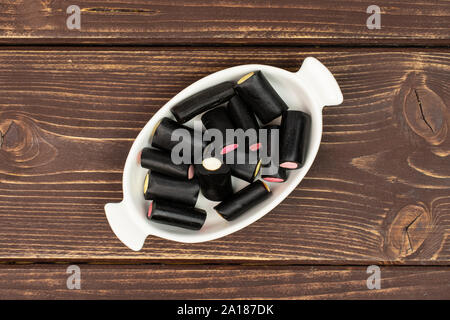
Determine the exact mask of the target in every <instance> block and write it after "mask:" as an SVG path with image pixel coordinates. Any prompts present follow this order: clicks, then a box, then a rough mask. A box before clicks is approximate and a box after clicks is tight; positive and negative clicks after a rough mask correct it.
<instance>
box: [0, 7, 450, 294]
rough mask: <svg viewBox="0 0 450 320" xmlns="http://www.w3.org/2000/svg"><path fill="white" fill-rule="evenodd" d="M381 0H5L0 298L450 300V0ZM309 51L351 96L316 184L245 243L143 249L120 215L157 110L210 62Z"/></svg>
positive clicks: (251, 230) (316, 170) (335, 119)
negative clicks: (72, 18) (118, 225)
mask: <svg viewBox="0 0 450 320" xmlns="http://www.w3.org/2000/svg"><path fill="white" fill-rule="evenodd" d="M372 2H373V1H357V0H344V1H339V2H338V1H331V0H329V1H317V0H308V1H294V0H292V1H233V0H224V1H206V0H194V1H144V0H127V1H119V0H118V1H114V2H113V1H103V2H102V1H93V0H92V1H90V0H80V1H77V2H76V3H75V2H73V1H66V0H63V1H50V0H40V1H38V0H30V1H28V0H27V1H8V0H0V12H1V15H0V44H1V46H0V133H1V139H0V145H1V148H0V261H1V262H2V264H1V265H0V298H3V299H8V298H27V299H30V298H31V299H33V298H50V299H53V298H70V299H78V298H125V299H128V298H137V299H141V298H159V299H172V298H227V299H228V298H306V299H310V298H369V299H372V298H377V299H378V298H450V268H449V265H450V51H449V45H450V32H449V31H450V2H449V1H444V0H442V1H435V0H430V1H423V2H415V1H385V0H379V1H377V2H376V4H377V5H378V6H379V7H380V8H381V29H373V30H369V29H368V28H367V26H366V19H367V18H368V17H369V16H370V14H367V13H366V9H367V7H368V6H369V5H371V4H373V3H372ZM72 4H77V5H78V6H79V7H80V8H81V29H80V30H76V29H74V30H69V29H68V28H67V25H66V19H67V18H68V16H69V14H67V13H66V9H67V7H68V6H70V5H72ZM308 56H314V57H317V58H318V59H319V60H321V61H322V62H323V63H324V64H325V65H326V66H327V67H328V68H329V69H330V70H331V71H332V72H333V74H334V75H335V76H336V79H337V80H338V82H339V84H340V86H341V88H342V91H343V94H344V103H343V104H342V105H340V106H335V107H327V108H325V109H324V114H323V116H324V134H323V140H322V144H321V147H320V151H319V153H318V156H317V158H316V160H315V162H314V164H313V167H312V168H311V170H310V171H309V173H308V174H307V176H306V177H305V179H304V180H303V181H302V182H301V184H300V185H299V187H298V188H297V189H296V190H295V191H294V192H293V193H292V194H291V195H290V196H289V197H288V198H287V199H286V200H284V201H283V202H282V203H281V204H280V205H279V206H278V207H277V208H276V209H275V210H273V211H272V212H271V213H270V214H267V215H266V216H265V217H264V218H262V219H261V220H259V221H257V222H256V223H254V224H253V225H251V226H249V227H247V228H245V229H243V230H241V231H239V232H236V233H234V234H232V235H230V236H227V237H225V238H222V239H219V240H215V241H211V242H207V243H200V244H180V243H175V242H169V241H166V240H162V239H159V238H156V237H149V238H148V239H147V241H146V243H145V246H144V249H143V250H142V251H140V252H133V251H131V250H129V249H127V248H126V247H125V246H123V245H122V244H121V243H120V241H119V240H118V239H117V238H116V237H115V236H114V234H113V233H112V231H111V230H110V228H109V226H108V223H107V221H106V218H105V214H104V210H103V206H104V205H105V203H107V202H114V201H119V200H121V199H122V186H121V177H122V169H123V165H124V161H125V158H126V156H127V152H128V149H129V148H130V146H131V144H132V142H133V140H134V138H135V137H136V135H137V134H138V132H139V131H140V130H141V128H142V127H143V126H144V125H145V123H146V122H147V121H148V119H150V117H151V116H152V115H153V114H154V113H155V112H156V111H157V110H158V109H159V108H160V107H161V106H162V105H163V104H164V103H165V102H167V101H168V100H169V99H170V98H171V97H172V96H173V95H175V94H176V93H177V92H179V91H180V90H181V89H183V88H184V87H186V86H187V85H189V84H190V83H192V82H194V81H196V80H198V79H200V78H201V77H203V76H205V75H207V74H209V73H212V72H215V71H218V70H221V69H223V68H227V67H230V66H234V65H239V64H246V63H262V64H269V65H273V66H277V67H280V68H285V69H287V70H290V71H295V70H296V69H297V68H298V67H299V66H300V65H301V63H302V60H303V59H304V58H305V57H308ZM73 264H75V265H78V266H79V267H80V268H81V289H80V290H77V289H74V290H70V289H68V288H67V286H66V280H67V277H68V276H69V274H67V273H66V270H67V267H68V266H69V265H73ZM368 265H378V266H380V268H381V279H382V280H381V289H378V290H369V289H368V288H367V286H366V280H367V278H368V277H369V276H370V274H368V273H367V266H368Z"/></svg>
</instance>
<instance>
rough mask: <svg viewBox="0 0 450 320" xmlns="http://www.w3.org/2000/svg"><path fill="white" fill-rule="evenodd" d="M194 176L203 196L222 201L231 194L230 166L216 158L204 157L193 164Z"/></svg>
mask: <svg viewBox="0 0 450 320" xmlns="http://www.w3.org/2000/svg"><path fill="white" fill-rule="evenodd" d="M195 176H196V177H197V179H198V183H199V185H200V189H201V190H202V193H203V195H204V196H205V198H207V199H209V200H212V201H222V200H225V199H226V198H228V197H229V196H230V195H232V194H233V188H232V187H231V171H230V168H229V167H228V166H227V165H225V164H224V163H222V161H220V160H219V159H217V158H213V157H211V158H206V159H204V160H203V161H202V163H201V164H198V165H196V166H195Z"/></svg>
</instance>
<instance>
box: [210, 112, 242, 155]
mask: <svg viewBox="0 0 450 320" xmlns="http://www.w3.org/2000/svg"><path fill="white" fill-rule="evenodd" d="M202 122H203V125H204V126H205V128H206V130H207V131H208V130H210V129H217V130H219V132H220V133H221V134H222V140H223V141H221V144H220V154H226V153H228V152H231V151H233V150H235V149H236V148H237V147H238V144H237V143H236V141H235V139H234V134H233V135H232V138H230V139H228V138H227V130H230V129H231V130H233V132H234V125H233V122H232V121H231V119H230V117H229V116H228V111H227V108H225V107H224V106H221V107H217V108H215V109H212V110H210V111H208V112H206V113H205V114H204V115H202ZM214 145H216V142H214Z"/></svg>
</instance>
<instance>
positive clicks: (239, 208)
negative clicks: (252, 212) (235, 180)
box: [214, 180, 270, 221]
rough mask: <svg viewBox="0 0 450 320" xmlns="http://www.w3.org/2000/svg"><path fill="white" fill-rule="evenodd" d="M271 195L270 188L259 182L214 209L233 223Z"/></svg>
mask: <svg viewBox="0 0 450 320" xmlns="http://www.w3.org/2000/svg"><path fill="white" fill-rule="evenodd" d="M269 195H270V189H269V187H268V186H267V185H266V184H265V183H264V182H263V181H261V180H257V181H255V182H253V183H251V184H249V185H248V186H246V187H245V188H243V189H241V190H239V191H238V192H236V193H235V194H233V195H232V196H230V197H229V198H228V199H226V200H225V201H222V202H221V203H219V204H218V205H217V206H215V207H214V209H215V210H216V211H217V212H218V213H219V214H220V215H221V216H222V217H223V218H225V219H226V220H228V221H232V220H234V219H236V218H238V217H239V216H241V215H242V214H243V213H245V211H247V210H248V209H250V208H251V207H253V206H255V205H257V204H258V203H260V202H262V201H263V200H265V199H267V198H268V197H269Z"/></svg>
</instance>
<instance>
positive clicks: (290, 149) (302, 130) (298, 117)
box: [280, 110, 311, 170]
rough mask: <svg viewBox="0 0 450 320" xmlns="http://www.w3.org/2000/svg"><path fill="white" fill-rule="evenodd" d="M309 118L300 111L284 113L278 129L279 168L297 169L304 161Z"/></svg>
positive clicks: (308, 135) (308, 137) (309, 129)
mask: <svg viewBox="0 0 450 320" xmlns="http://www.w3.org/2000/svg"><path fill="white" fill-rule="evenodd" d="M310 131H311V116H310V115H309V114H307V113H305V112H302V111H293V110H292V111H285V112H283V117H282V120H281V128H280V167H282V168H286V169H291V170H293V169H298V168H301V167H302V166H303V164H304V163H305V159H306V153H307V149H308V144H309V139H310Z"/></svg>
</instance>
